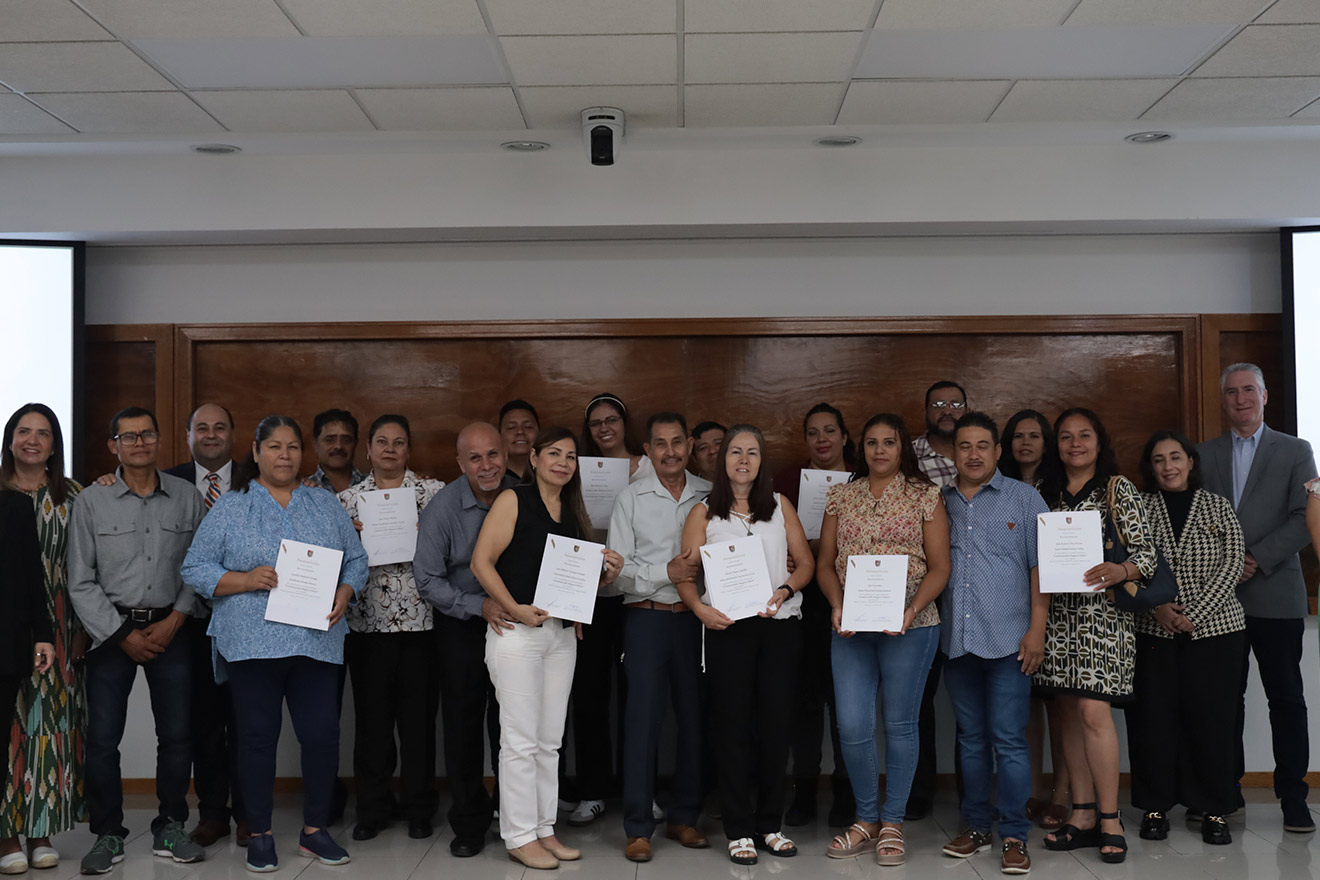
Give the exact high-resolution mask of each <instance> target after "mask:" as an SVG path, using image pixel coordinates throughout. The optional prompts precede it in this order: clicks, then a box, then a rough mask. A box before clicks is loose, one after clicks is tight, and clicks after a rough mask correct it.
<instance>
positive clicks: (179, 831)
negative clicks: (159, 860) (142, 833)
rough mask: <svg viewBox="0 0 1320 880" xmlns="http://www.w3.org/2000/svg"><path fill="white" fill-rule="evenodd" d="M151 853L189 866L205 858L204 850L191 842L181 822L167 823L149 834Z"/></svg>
mask: <svg viewBox="0 0 1320 880" xmlns="http://www.w3.org/2000/svg"><path fill="white" fill-rule="evenodd" d="M151 851H152V853H154V854H155V855H158V856H162V857H164V858H171V859H174V861H176V862H181V863H183V864H191V863H192V862H200V861H201V860H202V859H204V858H206V850H205V849H203V848H202V847H201V845H199V844H196V843H194V842H193V839H192V838H191V837H189V836H188V832H187V831H185V830H183V823H182V822H168V823H166V824H165V825H163V826H161V829H160V830H159V831H153V832H152V833H151Z"/></svg>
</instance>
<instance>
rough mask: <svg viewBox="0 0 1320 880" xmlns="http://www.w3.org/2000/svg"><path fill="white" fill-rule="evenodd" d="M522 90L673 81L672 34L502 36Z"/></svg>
mask: <svg viewBox="0 0 1320 880" xmlns="http://www.w3.org/2000/svg"><path fill="white" fill-rule="evenodd" d="M500 42H501V43H502V44H503V45H504V56H505V57H506V58H507V59H508V60H509V67H510V68H511V69H512V70H513V79H514V82H516V83H518V85H522V86H593V85H603V84H610V83H612V84H616V85H659V84H661V83H676V82H678V48H677V44H676V42H675V37H673V36H645V35H641V36H607V37H600V36H593V37H502V38H501V39H500Z"/></svg>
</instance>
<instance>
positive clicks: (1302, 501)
mask: <svg viewBox="0 0 1320 880" xmlns="http://www.w3.org/2000/svg"><path fill="white" fill-rule="evenodd" d="M1219 387H1220V390H1221V391H1222V393H1223V407H1224V413H1225V415H1227V417H1228V422H1229V426H1230V428H1231V430H1230V431H1229V432H1228V433H1226V434H1223V435H1222V436H1219V437H1216V438H1214V439H1213V440H1207V441H1206V442H1204V443H1202V444H1201V445H1200V446H1198V447H1197V450H1198V451H1199V452H1200V453H1201V467H1202V469H1203V470H1202V473H1203V476H1204V478H1205V488H1206V489H1208V490H1209V491H1211V492H1215V493H1217V494H1219V495H1223V496H1224V497H1225V498H1228V499H1229V500H1230V501H1232V502H1233V507H1234V509H1235V510H1236V511H1237V515H1238V519H1239V520H1240V521H1241V522H1242V533H1243V536H1244V537H1245V538H1246V542H1247V556H1246V560H1245V566H1244V569H1243V572H1242V582H1241V583H1240V584H1239V585H1238V591H1237V592H1238V600H1239V601H1241V603H1242V607H1243V609H1244V610H1245V611H1246V613H1247V640H1248V642H1249V643H1250V646H1251V650H1250V652H1249V653H1248V654H1247V655H1246V656H1245V657H1244V658H1243V675H1242V681H1241V682H1240V685H1241V688H1242V692H1243V694H1244V695H1245V692H1246V679H1247V676H1246V673H1247V671H1248V670H1249V668H1250V662H1251V660H1250V655H1251V654H1255V655H1256V663H1257V665H1258V667H1259V669H1260V680H1261V684H1262V685H1263V686H1264V688H1265V696H1266V697H1267V698H1268V700H1269V706H1270V728H1271V731H1272V732H1273V738H1274V764H1275V767H1274V794H1275V796H1276V797H1278V798H1279V801H1280V803H1281V805H1282V807H1283V827H1284V829H1285V830H1287V831H1295V832H1299V833H1305V832H1310V831H1314V830H1315V822H1314V820H1313V819H1312V818H1311V814H1310V811H1309V809H1308V808H1307V805H1306V795H1307V791H1308V788H1307V784H1306V770H1307V766H1308V764H1309V761H1310V745H1309V739H1308V732H1307V725H1306V698H1305V696H1304V695H1303V692H1302V670H1301V660H1302V633H1303V631H1304V628H1305V618H1306V614H1307V611H1308V607H1307V600H1306V584H1305V582H1304V581H1303V579H1302V564H1301V561H1300V560H1299V559H1298V558H1297V553H1298V551H1299V550H1301V549H1302V548H1303V547H1305V546H1306V545H1307V544H1309V543H1310V540H1311V539H1310V535H1309V534H1308V533H1307V530H1306V482H1307V481H1308V480H1310V479H1312V478H1313V477H1315V475H1316V472H1315V459H1314V458H1313V457H1312V455H1311V446H1310V444H1309V443H1307V442H1306V441H1305V440H1301V439H1298V438H1297V437H1292V436H1289V435H1288V434H1280V433H1279V432H1278V431H1274V430H1271V429H1270V428H1268V427H1266V425H1265V403H1266V401H1267V400H1268V399H1269V394H1268V392H1267V391H1266V388H1265V377H1264V375H1263V374H1262V373H1261V370H1260V367H1258V366H1256V365H1255V364H1232V365H1230V366H1228V367H1227V368H1225V370H1224V372H1223V373H1222V374H1221V376H1220V379H1219ZM1238 712H1239V714H1238V730H1239V733H1240V732H1241V731H1242V729H1243V723H1244V720H1245V717H1246V704H1245V696H1244V701H1243V703H1242V706H1241V707H1240V708H1239V710H1238ZM1238 760H1239V767H1238V769H1239V771H1243V770H1245V761H1244V760H1243V757H1242V753H1241V750H1240V749H1239V757H1238Z"/></svg>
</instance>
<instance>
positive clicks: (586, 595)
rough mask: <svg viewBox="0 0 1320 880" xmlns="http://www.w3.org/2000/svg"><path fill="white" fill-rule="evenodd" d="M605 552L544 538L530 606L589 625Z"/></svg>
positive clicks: (555, 537) (587, 543)
mask: <svg viewBox="0 0 1320 880" xmlns="http://www.w3.org/2000/svg"><path fill="white" fill-rule="evenodd" d="M623 461H624V463H625V464H627V460H626V459H623ZM604 550H605V545H604V544H593V543H591V542H590V541H579V540H575V539H573V538H565V537H563V536H562V535H547V536H546V539H545V552H544V553H543V554H542V555H541V572H540V575H539V576H538V577H537V579H536V593H535V595H534V596H533V597H532V604H533V605H535V606H536V607H537V608H540V609H541V610H542V611H544V612H545V613H546V614H549V615H550V616H551V617H558V618H559V619H560V620H571V621H573V622H575V623H591V616H592V612H594V611H595V609H596V591H597V589H598V588H599V587H600V575H601V566H602V565H603V564H604V562H605V557H604V555H603V554H604Z"/></svg>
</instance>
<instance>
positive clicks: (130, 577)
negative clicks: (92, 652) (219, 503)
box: [69, 467, 206, 647]
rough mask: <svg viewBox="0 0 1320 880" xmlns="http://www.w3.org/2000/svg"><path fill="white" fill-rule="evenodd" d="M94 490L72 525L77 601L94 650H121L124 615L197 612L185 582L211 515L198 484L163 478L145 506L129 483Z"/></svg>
mask: <svg viewBox="0 0 1320 880" xmlns="http://www.w3.org/2000/svg"><path fill="white" fill-rule="evenodd" d="M115 478H116V479H115V482H114V485H111V486H98V485H95V484H93V485H91V486H88V487H87V488H86V489H84V490H83V491H82V494H81V495H79V496H78V503H77V504H75V505H73V513H72V516H71V517H70V522H69V598H70V600H72V602H73V610H74V611H75V612H77V614H78V618H79V619H80V620H81V621H82V623H83V626H84V627H86V628H87V632H88V633H89V634H90V635H91V637H92V641H93V643H94V644H93V647H99V646H100V645H101V644H102V643H103V642H106V641H109V642H111V643H114V644H117V643H118V642H119V641H120V640H121V639H123V637H124V635H125V634H126V633H127V631H128V627H129V624H126V623H125V616H124V615H122V614H120V613H119V612H118V611H116V610H115V606H119V607H121V608H169V607H172V608H173V609H174V610H176V611H180V612H182V613H184V614H190V613H191V612H192V610H193V602H194V600H195V598H196V594H194V593H193V591H192V590H191V589H190V588H188V587H187V586H185V585H184V583H183V578H181V577H180V576H179V568H180V566H181V565H182V564H183V557H184V556H185V555H186V554H187V553H188V547H189V545H190V544H192V538H193V532H194V531H195V530H196V529H197V524H198V523H200V522H201V521H202V516H203V515H204V514H205V513H206V508H205V506H204V505H203V504H202V499H201V496H200V495H198V494H197V489H196V488H195V487H194V486H193V484H192V483H190V482H188V481H187V480H183V479H180V478H179V477H171V476H170V475H169V474H165V473H162V472H161V471H159V470H157V471H156V478H157V480H158V481H159V482H158V485H157V486H156V491H154V492H152V493H151V494H150V495H148V496H146V497H145V498H144V497H142V496H140V495H138V494H137V493H136V492H134V491H133V490H132V489H130V488H129V487H128V484H127V483H125V482H124V478H123V468H122V467H121V468H118V469H116V471H115Z"/></svg>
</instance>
